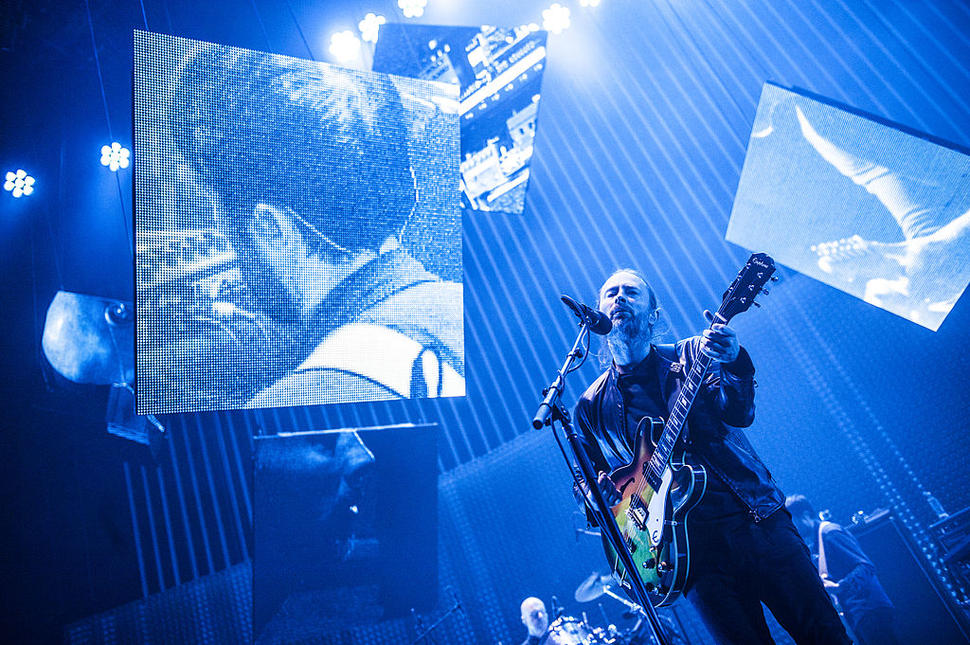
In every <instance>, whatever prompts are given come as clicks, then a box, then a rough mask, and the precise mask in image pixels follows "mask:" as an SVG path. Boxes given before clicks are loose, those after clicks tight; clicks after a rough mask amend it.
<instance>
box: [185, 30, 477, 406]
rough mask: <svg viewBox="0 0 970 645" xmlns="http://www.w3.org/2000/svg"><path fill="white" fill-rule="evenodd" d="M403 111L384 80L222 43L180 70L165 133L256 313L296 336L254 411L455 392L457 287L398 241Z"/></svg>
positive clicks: (404, 179) (405, 217) (405, 162)
mask: <svg viewBox="0 0 970 645" xmlns="http://www.w3.org/2000/svg"><path fill="white" fill-rule="evenodd" d="M427 109H428V110H431V111H432V112H433V111H434V110H435V109H436V108H435V107H434V106H432V105H430V104H429V106H428V107H427ZM406 117H407V114H406V113H405V110H404V107H403V104H402V99H401V96H400V94H399V92H398V90H397V88H396V86H395V85H394V83H393V82H392V81H391V80H389V79H388V78H387V77H382V76H379V75H372V74H363V73H357V72H353V71H351V70H345V69H340V68H336V67H329V66H323V65H318V64H314V63H308V62H306V61H297V60H295V59H286V58H282V57H278V56H273V55H270V54H264V53H260V52H250V51H242V50H227V49H225V48H216V49H213V50H212V51H208V50H203V51H200V52H199V53H197V54H196V55H194V56H192V57H190V58H189V59H188V60H187V61H186V62H185V63H184V64H183V67H182V69H181V70H180V72H179V75H178V78H177V80H176V83H175V91H174V92H173V99H172V104H171V106H170V108H169V119H170V125H171V131H172V136H173V139H174V141H175V143H176V145H177V147H178V149H179V152H180V153H181V155H182V157H184V159H185V160H186V161H188V162H189V163H190V164H191V166H192V168H193V169H194V170H195V172H196V175H197V176H198V178H199V179H200V181H201V183H202V184H203V185H204V186H205V189H206V190H207V192H208V193H209V195H210V197H211V200H212V203H213V206H214V211H215V219H216V223H217V224H218V227H219V228H220V230H221V231H222V232H223V233H224V234H225V235H226V237H227V238H228V239H229V241H230V243H231V245H232V248H233V250H234V252H235V255H236V261H237V262H238V264H239V268H240V270H241V272H242V276H243V278H244V280H245V283H246V287H247V289H248V291H249V293H250V295H251V301H252V304H253V307H254V308H255V309H257V310H258V313H259V314H260V315H262V316H263V317H264V318H267V319H269V320H270V321H272V323H274V324H275V325H276V326H277V327H278V328H279V329H280V330H282V332H281V333H280V334H279V335H282V336H284V337H285V338H287V339H288V341H289V342H286V343H276V345H280V344H285V351H280V349H279V347H267V348H266V352H265V353H266V354H270V353H272V354H273V364H272V365H267V366H266V370H265V375H264V378H263V382H261V383H257V384H256V385H255V386H254V387H253V388H252V391H251V392H250V393H249V395H248V396H249V397H250V398H249V400H248V405H249V406H250V407H275V406H281V405H296V404H300V405H303V404H320V403H336V402H347V401H360V400H378V399H394V398H414V397H426V396H432V397H433V396H456V395H461V394H464V360H463V341H462V317H461V311H462V304H461V298H462V291H461V285H460V284H457V283H453V282H445V281H442V280H441V279H440V278H439V277H438V276H436V275H434V274H432V273H430V272H429V271H427V270H425V268H424V266H422V264H421V263H420V262H418V261H417V260H416V259H414V258H413V257H412V256H411V255H409V254H408V253H407V251H406V250H405V249H404V248H403V247H402V245H401V240H400V237H401V233H402V230H403V229H404V227H405V226H406V225H407V224H408V221H409V218H410V216H411V214H412V212H413V210H414V209H415V205H416V199H417V190H416V185H415V176H414V171H413V169H412V164H411V160H410V156H409V151H408V136H409V130H408V126H407V121H406ZM431 121H434V119H431ZM429 127H431V126H429Z"/></svg>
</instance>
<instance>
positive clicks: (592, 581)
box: [573, 571, 613, 602]
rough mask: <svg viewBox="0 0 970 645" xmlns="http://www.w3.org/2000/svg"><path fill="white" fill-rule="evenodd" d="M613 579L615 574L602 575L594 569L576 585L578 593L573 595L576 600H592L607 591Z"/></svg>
mask: <svg viewBox="0 0 970 645" xmlns="http://www.w3.org/2000/svg"><path fill="white" fill-rule="evenodd" d="M612 581H613V576H611V575H609V574H605V575H601V574H600V572H599V571H594V572H593V573H591V574H590V575H589V577H588V578H586V579H585V580H583V582H582V583H581V584H580V585H579V586H578V587H576V593H574V594H573V597H574V598H575V599H576V602H592V601H594V600H596V599H597V598H599V597H600V596H602V595H603V594H604V593H606V589H607V587H609V586H610V583H611V582H612Z"/></svg>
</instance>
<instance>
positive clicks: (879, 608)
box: [785, 495, 898, 645]
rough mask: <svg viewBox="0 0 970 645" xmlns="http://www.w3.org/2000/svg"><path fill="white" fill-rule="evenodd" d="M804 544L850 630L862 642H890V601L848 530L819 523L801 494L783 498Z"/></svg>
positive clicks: (892, 636) (868, 644)
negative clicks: (816, 559)
mask: <svg viewBox="0 0 970 645" xmlns="http://www.w3.org/2000/svg"><path fill="white" fill-rule="evenodd" d="M785 507H786V508H787V509H788V511H789V512H790V513H791V516H792V519H793V520H794V522H795V527H796V528H797V529H798V534H799V535H801V536H802V539H803V540H805V543H806V544H808V545H809V547H810V548H811V549H812V552H813V554H815V555H817V556H818V574H819V577H820V578H821V579H822V584H824V585H825V588H826V589H827V590H828V592H829V593H830V594H832V595H833V596H835V597H836V599H838V601H839V606H841V607H842V611H843V612H845V619H846V621H847V622H848V623H849V627H850V628H851V629H852V633H854V634H855V636H856V638H858V639H859V642H860V643H861V644H862V645H893V644H894V643H896V642H898V641H897V640H896V636H895V634H894V633H893V626H892V625H893V604H892V602H891V601H890V600H889V596H887V595H886V591H885V589H883V588H882V585H881V584H879V578H877V577H876V567H875V566H874V565H873V564H872V560H870V559H869V558H868V557H866V554H865V553H863V551H862V547H860V546H859V541H858V540H856V539H855V536H854V535H852V533H850V532H848V531H846V530H845V529H843V528H842V527H841V526H839V525H838V524H836V523H834V522H823V521H821V520H820V519H819V517H818V513H816V512H815V509H814V508H812V505H811V503H810V502H809V501H808V499H807V498H806V497H805V496H804V495H791V496H789V497H788V499H786V500H785Z"/></svg>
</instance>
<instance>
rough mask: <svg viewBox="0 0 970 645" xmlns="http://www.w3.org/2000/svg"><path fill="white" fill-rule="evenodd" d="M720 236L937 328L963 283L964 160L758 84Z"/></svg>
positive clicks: (967, 173)
mask: <svg viewBox="0 0 970 645" xmlns="http://www.w3.org/2000/svg"><path fill="white" fill-rule="evenodd" d="M727 239H728V240H729V241H731V242H735V243H736V244H740V245H741V246H744V247H746V248H749V249H759V250H764V251H767V252H768V253H770V254H771V255H772V256H773V257H774V258H775V259H776V260H778V261H779V262H783V263H784V264H786V265H788V266H789V267H792V268H793V269H796V270H797V271H799V272H801V273H804V274H806V275H809V276H811V277H813V278H815V279H817V280H820V281H822V282H824V283H826V284H828V285H831V286H833V287H835V288H836V289H840V290H842V291H844V292H846V293H849V294H851V295H853V296H856V297H857V298H861V299H863V300H865V301H866V302H868V303H870V304H873V305H875V306H877V307H880V308H882V309H885V310H886V311H891V312H892V313H894V314H897V315H899V316H902V317H904V318H907V319H909V320H911V321H913V322H915V323H918V324H920V325H922V326H924V327H927V328H929V329H932V330H934V331H936V330H937V329H939V327H940V325H941V324H942V323H943V319H944V318H946V315H947V314H948V313H949V312H950V310H951V309H952V308H953V306H954V304H956V301H957V300H958V299H959V298H960V295H961V294H962V293H963V291H964V289H965V288H966V286H967V283H968V282H970V157H968V156H967V155H965V154H961V153H960V152H957V151H955V150H951V149H949V148H946V147H944V146H941V145H938V144H936V143H933V142H931V141H928V140H927V139H923V138H920V137H917V136H914V135H911V134H908V133H905V132H903V131H901V130H898V129H896V128H893V127H890V126H887V125H883V124H881V123H877V122H876V121H873V120H870V119H867V118H863V117H861V116H858V115H856V114H852V113H850V112H847V111H845V110H842V109H839V108H836V107H833V106H830V105H826V104H825V103H821V102H819V101H816V100H813V99H811V98H808V97H806V96H802V95H800V94H796V93H794V92H791V91H788V90H785V89H783V88H780V87H777V86H774V85H771V84H766V85H765V87H764V89H763V91H762V94H761V101H760V103H759V105H758V111H757V114H756V116H755V122H754V126H753V128H752V133H751V140H750V143H749V144H748V152H747V157H746V158H745V161H744V169H743V170H742V172H741V181H740V184H739V185H738V192H737V197H736V199H735V202H734V210H733V211H732V213H731V221H730V223H729V225H728V231H727Z"/></svg>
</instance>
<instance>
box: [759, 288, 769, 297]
mask: <svg viewBox="0 0 970 645" xmlns="http://www.w3.org/2000/svg"><path fill="white" fill-rule="evenodd" d="M761 293H763V294H765V295H766V296H767V295H768V294H769V293H770V292H769V291H768V290H767V289H762V290H761Z"/></svg>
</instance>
